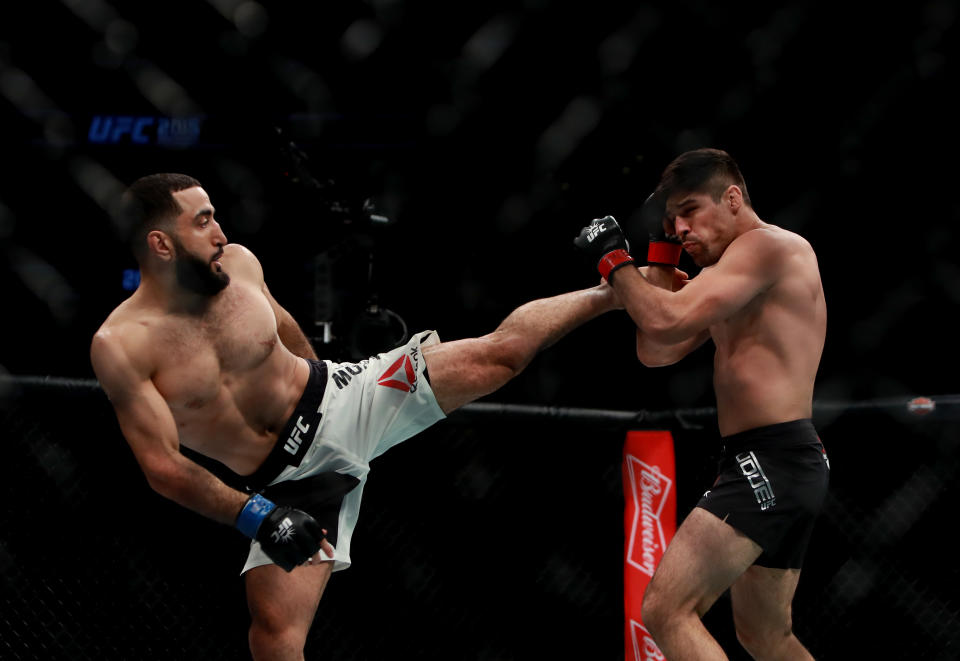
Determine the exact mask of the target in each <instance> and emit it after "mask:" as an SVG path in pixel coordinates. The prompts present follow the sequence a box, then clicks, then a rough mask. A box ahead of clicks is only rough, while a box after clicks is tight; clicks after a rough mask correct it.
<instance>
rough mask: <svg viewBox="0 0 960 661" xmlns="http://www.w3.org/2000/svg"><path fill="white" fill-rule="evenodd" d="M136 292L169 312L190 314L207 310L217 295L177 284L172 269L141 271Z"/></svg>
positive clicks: (195, 314)
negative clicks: (190, 289)
mask: <svg viewBox="0 0 960 661" xmlns="http://www.w3.org/2000/svg"><path fill="white" fill-rule="evenodd" d="M137 292H138V293H140V295H141V296H143V297H145V298H147V299H150V300H152V301H155V302H156V304H157V305H158V306H160V307H162V308H164V309H165V310H166V311H167V312H169V313H171V314H187V315H192V316H200V315H203V314H204V313H205V312H207V310H209V309H210V306H211V305H212V304H213V302H214V300H216V298H217V296H218V295H219V294H217V295H214V296H207V295H204V294H198V293H196V292H192V291H188V290H186V289H184V288H183V287H181V286H180V285H179V284H177V280H176V275H175V274H174V272H173V270H172V269H170V270H167V271H163V272H160V273H158V272H153V271H151V272H147V271H143V272H142V273H141V279H140V287H139V288H138V289H137Z"/></svg>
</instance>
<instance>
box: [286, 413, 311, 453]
mask: <svg viewBox="0 0 960 661" xmlns="http://www.w3.org/2000/svg"><path fill="white" fill-rule="evenodd" d="M308 431H310V425H308V424H306V423H305V422H304V421H303V416H302V415H300V416H297V423H296V426H294V428H293V431H292V432H290V438H288V439H287V442H286V443H284V444H283V449H284V450H286V451H287V452H289V453H290V454H292V455H294V456H296V454H297V450H299V449H300V446H301V445H302V444H303V439H302V438H300V434H306V433H307V432H308Z"/></svg>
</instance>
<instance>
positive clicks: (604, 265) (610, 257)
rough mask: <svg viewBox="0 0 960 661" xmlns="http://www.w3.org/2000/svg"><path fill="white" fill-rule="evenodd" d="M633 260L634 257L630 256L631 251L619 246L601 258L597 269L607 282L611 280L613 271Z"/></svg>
mask: <svg viewBox="0 0 960 661" xmlns="http://www.w3.org/2000/svg"><path fill="white" fill-rule="evenodd" d="M632 262H633V257H631V256H630V253H628V252H627V251H626V250H624V249H623V248H618V249H617V250H611V251H610V252H608V253H607V254H606V255H604V256H603V257H601V258H600V263H599V264H597V270H598V271H600V275H602V276H603V277H604V279H605V280H606V281H607V282H610V272H611V271H614V270H616V269H617V268H619V267H621V266H623V265H624V264H630V263H632Z"/></svg>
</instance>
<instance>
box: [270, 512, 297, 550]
mask: <svg viewBox="0 0 960 661" xmlns="http://www.w3.org/2000/svg"><path fill="white" fill-rule="evenodd" d="M293 535H294V530H293V521H291V520H290V517H284V519H283V521H281V522H280V525H279V526H277V529H276V530H274V531H273V532H272V533H270V538H271V539H272V540H273V542H274V544H286V543H288V542H290V541H291V540H292V539H293Z"/></svg>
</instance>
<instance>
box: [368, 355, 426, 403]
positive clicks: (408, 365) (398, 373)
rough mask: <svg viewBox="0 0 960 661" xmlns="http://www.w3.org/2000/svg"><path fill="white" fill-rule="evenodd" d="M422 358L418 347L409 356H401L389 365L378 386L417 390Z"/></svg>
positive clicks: (407, 390) (404, 390)
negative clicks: (419, 365)
mask: <svg viewBox="0 0 960 661" xmlns="http://www.w3.org/2000/svg"><path fill="white" fill-rule="evenodd" d="M419 360H420V351H419V349H418V348H417V347H414V348H413V349H411V350H410V355H409V356H400V357H399V358H398V359H397V360H396V361H395V362H394V363H393V365H391V366H390V367H388V368H387V369H386V370H385V371H384V373H383V374H381V375H380V378H379V379H377V385H378V386H386V387H388V388H396V389H397V390H402V391H403V392H416V391H417V363H418V362H419Z"/></svg>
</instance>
